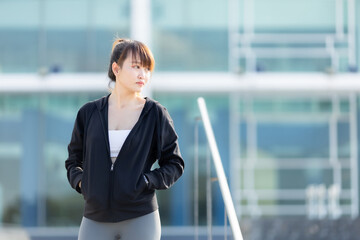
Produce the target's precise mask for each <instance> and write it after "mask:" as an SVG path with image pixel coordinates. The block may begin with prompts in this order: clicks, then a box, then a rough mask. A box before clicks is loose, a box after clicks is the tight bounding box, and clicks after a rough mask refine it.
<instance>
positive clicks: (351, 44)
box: [347, 0, 357, 67]
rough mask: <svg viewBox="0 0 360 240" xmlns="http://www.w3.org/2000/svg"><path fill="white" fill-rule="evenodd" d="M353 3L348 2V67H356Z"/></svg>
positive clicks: (352, 0)
mask: <svg viewBox="0 0 360 240" xmlns="http://www.w3.org/2000/svg"><path fill="white" fill-rule="evenodd" d="M355 8H356V6H355V1H354V0H348V11H347V15H348V55H349V67H357V65H356V42H355V41H356V36H355V35H356V29H355V28H356V27H355V21H356V20H355V18H356V17H355Z"/></svg>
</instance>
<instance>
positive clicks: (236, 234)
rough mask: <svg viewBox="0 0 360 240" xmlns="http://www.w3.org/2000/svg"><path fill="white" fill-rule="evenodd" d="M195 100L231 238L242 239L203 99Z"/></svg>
mask: <svg viewBox="0 0 360 240" xmlns="http://www.w3.org/2000/svg"><path fill="white" fill-rule="evenodd" d="M197 102H198V106H199V109H200V114H201V118H202V120H203V124H204V128H205V133H206V137H207V139H208V144H209V147H210V152H211V155H212V159H213V161H214V166H215V170H216V175H217V177H218V180H219V185H220V190H221V195H222V197H223V200H224V204H225V209H226V213H227V215H228V217H229V223H230V227H231V230H232V234H233V239H234V240H243V237H242V234H241V230H240V225H239V221H238V219H237V216H236V212H235V207H234V203H233V201H232V198H231V194H230V190H229V185H228V183H227V180H226V176H225V172H224V168H223V165H222V162H221V158H220V154H219V150H218V147H217V144H216V141H215V136H214V133H213V130H212V127H211V124H210V120H209V115H208V112H207V108H206V104H205V100H204V99H203V98H201V97H200V98H198V99H197Z"/></svg>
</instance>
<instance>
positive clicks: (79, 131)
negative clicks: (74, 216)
mask: <svg viewBox="0 0 360 240" xmlns="http://www.w3.org/2000/svg"><path fill="white" fill-rule="evenodd" d="M109 96H110V94H109V95H108V96H106V97H103V98H100V99H98V100H96V101H92V102H89V103H86V104H85V105H84V106H82V107H81V108H80V110H79V111H78V114H77V117H76V120H75V125H74V130H73V132H72V137H71V141H70V144H69V145H68V152H69V157H68V159H67V160H66V161H65V167H66V169H67V177H68V180H69V182H70V185H71V186H72V187H73V188H74V189H76V191H78V192H79V193H82V195H83V196H84V199H85V210H84V216H85V217H86V218H89V219H92V220H95V221H99V222H119V221H122V220H126V219H130V218H135V217H139V216H142V215H145V214H148V213H150V212H153V211H155V210H156V209H158V204H157V199H156V194H155V190H156V189H168V188H169V187H171V186H172V185H173V184H174V183H175V181H176V180H177V179H178V178H179V177H180V176H181V175H182V173H183V171H184V161H183V159H182V157H181V154H180V150H179V145H178V140H177V139H178V137H177V134H176V132H175V129H174V125H173V121H172V119H171V117H170V115H169V113H168V111H167V110H166V108H165V107H163V106H162V105H161V104H160V103H158V102H157V101H154V100H152V99H150V98H148V97H146V98H145V99H146V102H145V105H144V108H143V110H142V112H141V114H140V117H139V119H138V121H137V122H136V124H135V125H134V127H133V128H132V130H131V131H130V133H129V135H128V137H127V138H126V140H125V142H124V144H123V146H122V148H121V150H120V152H119V155H118V156H117V158H116V161H115V163H114V164H113V166H112V161H111V158H110V147H109V137H108V98H109ZM156 161H158V164H159V166H160V167H159V168H157V169H154V170H151V167H152V165H153V164H154V163H155V162H156ZM144 175H145V176H146V178H147V179H148V180H149V183H148V184H147V183H146V181H145V179H144ZM80 181H81V189H80V188H79V187H78V184H79V182H80Z"/></svg>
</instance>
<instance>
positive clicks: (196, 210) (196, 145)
mask: <svg viewBox="0 0 360 240" xmlns="http://www.w3.org/2000/svg"><path fill="white" fill-rule="evenodd" d="M199 120H200V118H196V119H195V131H194V225H195V234H194V239H195V240H198V239H199Z"/></svg>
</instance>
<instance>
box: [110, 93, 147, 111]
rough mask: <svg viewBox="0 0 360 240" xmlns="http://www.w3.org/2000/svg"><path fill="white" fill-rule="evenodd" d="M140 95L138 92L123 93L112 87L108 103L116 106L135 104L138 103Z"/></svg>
mask: <svg viewBox="0 0 360 240" xmlns="http://www.w3.org/2000/svg"><path fill="white" fill-rule="evenodd" d="M140 98H141V97H140V96H139V94H138V93H130V94H129V93H125V92H120V91H118V90H117V89H114V90H113V91H112V92H111V95H110V97H109V103H110V104H111V105H114V106H116V107H117V108H123V107H125V106H131V105H133V106H135V105H138V104H139V100H140Z"/></svg>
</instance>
